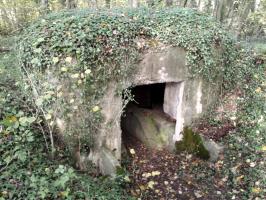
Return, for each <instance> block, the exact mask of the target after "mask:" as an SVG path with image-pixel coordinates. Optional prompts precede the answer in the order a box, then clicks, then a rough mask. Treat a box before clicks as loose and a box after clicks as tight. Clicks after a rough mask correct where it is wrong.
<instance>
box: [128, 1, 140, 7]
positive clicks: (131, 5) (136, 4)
mask: <svg viewBox="0 0 266 200" xmlns="http://www.w3.org/2000/svg"><path fill="white" fill-rule="evenodd" d="M128 5H129V7H130V8H137V7H138V0H128Z"/></svg>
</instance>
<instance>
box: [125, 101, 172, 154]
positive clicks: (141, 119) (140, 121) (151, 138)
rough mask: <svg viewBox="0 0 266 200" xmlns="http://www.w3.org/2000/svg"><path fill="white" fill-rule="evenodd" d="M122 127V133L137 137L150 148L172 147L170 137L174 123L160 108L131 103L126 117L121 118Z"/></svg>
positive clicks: (170, 148)
mask: <svg viewBox="0 0 266 200" xmlns="http://www.w3.org/2000/svg"><path fill="white" fill-rule="evenodd" d="M122 129H123V131H124V134H130V135H132V136H134V137H137V138H138V139H140V140H141V141H142V142H143V143H144V144H146V145H147V146H148V147H150V148H154V149H163V148H166V149H169V150H173V148H174V143H173V140H172V137H173V135H174V132H175V123H174V122H173V121H170V120H169V118H167V117H166V116H165V114H164V113H163V111H161V110H156V109H155V110H150V109H145V108H139V107H137V106H135V105H132V106H130V108H128V109H127V113H126V117H125V118H123V119H122Z"/></svg>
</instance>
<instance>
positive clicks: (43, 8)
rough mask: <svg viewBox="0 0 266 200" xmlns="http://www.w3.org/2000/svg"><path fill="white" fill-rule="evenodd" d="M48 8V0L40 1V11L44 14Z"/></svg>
mask: <svg viewBox="0 0 266 200" xmlns="http://www.w3.org/2000/svg"><path fill="white" fill-rule="evenodd" d="M48 10H49V2H48V0H42V1H41V12H42V13H44V14H46V13H47V12H48Z"/></svg>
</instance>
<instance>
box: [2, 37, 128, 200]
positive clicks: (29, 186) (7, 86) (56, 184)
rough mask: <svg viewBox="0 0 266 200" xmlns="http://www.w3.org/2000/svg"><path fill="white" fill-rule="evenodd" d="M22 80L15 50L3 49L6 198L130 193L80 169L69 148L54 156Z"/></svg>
mask: <svg viewBox="0 0 266 200" xmlns="http://www.w3.org/2000/svg"><path fill="white" fill-rule="evenodd" d="M1 39H2V38H1ZM5 40H6V39H5ZM9 40H10V43H9V46H12V43H13V42H12V41H13V40H14V39H13V38H11V39H9ZM22 80H23V79H22V77H21V73H20V68H19V66H18V63H17V61H16V55H15V54H14V51H12V50H11V52H9V53H4V54H0V155H1V156H0V199H1V200H4V199H12V200H15V199H128V198H129V197H127V195H126V194H124V192H123V189H122V188H121V186H120V185H119V184H118V183H116V182H115V181H114V180H110V179H109V178H108V177H92V176H90V175H89V174H86V173H79V172H77V171H76V170H75V169H74V168H73V167H71V166H70V165H69V163H68V160H67V156H66V154H67V151H66V152H64V151H62V150H58V153H57V156H56V157H57V159H56V160H52V159H51V157H50V155H49V153H48V151H47V148H46V144H45V140H44V138H43V134H42V131H41V126H40V124H42V122H41V119H40V118H38V114H37V113H36V110H35V109H34V106H33V105H32V101H31V100H30V99H28V96H27V95H26V94H25V93H24V91H25V90H24V89H23V87H22V86H23V85H24V84H23V81H22ZM44 128H45V127H44Z"/></svg>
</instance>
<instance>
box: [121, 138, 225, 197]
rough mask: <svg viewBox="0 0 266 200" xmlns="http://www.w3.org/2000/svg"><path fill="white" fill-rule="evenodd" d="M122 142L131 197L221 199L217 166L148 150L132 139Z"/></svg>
mask: <svg viewBox="0 0 266 200" xmlns="http://www.w3.org/2000/svg"><path fill="white" fill-rule="evenodd" d="M124 141H125V146H126V149H127V152H128V153H127V157H126V158H124V162H125V163H126V168H127V170H128V171H129V173H130V177H129V179H130V184H129V186H128V188H127V189H128V191H129V192H130V193H131V194H132V195H133V196H136V197H140V198H141V199H162V200H170V199H179V200H183V199H184V200H192V199H204V200H212V199H215V200H219V199H225V197H224V194H222V193H223V191H225V188H224V184H223V182H222V177H221V174H220V173H219V162H217V163H218V164H217V163H209V162H206V161H203V160H200V159H198V158H196V157H194V156H191V155H187V154H181V155H175V154H172V153H169V152H168V151H166V150H161V151H158V150H151V149H148V148H147V147H145V146H144V145H143V144H142V143H141V142H140V141H138V140H137V139H136V138H126V139H124ZM206 171H207V172H206ZM210 172H211V174H210Z"/></svg>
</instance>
